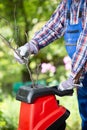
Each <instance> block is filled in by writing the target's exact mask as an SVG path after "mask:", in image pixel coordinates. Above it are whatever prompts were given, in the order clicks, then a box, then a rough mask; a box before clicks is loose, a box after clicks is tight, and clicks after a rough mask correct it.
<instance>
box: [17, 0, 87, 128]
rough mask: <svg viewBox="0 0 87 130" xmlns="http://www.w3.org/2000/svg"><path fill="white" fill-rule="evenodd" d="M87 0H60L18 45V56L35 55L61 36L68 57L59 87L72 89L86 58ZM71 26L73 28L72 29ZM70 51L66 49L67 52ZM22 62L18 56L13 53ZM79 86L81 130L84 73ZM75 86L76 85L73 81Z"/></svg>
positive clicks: (86, 121)
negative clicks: (26, 40)
mask: <svg viewBox="0 0 87 130" xmlns="http://www.w3.org/2000/svg"><path fill="white" fill-rule="evenodd" d="M86 3H87V0H72V1H71V0H62V2H61V3H60V4H59V6H58V7H57V9H56V11H55V12H54V14H53V15H52V17H51V18H50V20H49V21H48V22H47V23H46V24H45V25H44V26H43V27H42V28H41V30H40V31H39V32H37V33H36V34H35V36H34V37H33V38H32V40H31V41H30V42H29V43H26V44H25V45H24V46H21V47H20V48H18V51H19V50H20V55H21V56H22V57H28V55H29V54H30V53H33V54H36V53H38V51H39V50H40V49H42V48H43V47H45V46H47V45H49V44H50V43H52V42H53V41H54V40H56V39H59V38H60V37H62V36H64V38H65V42H66V50H67V52H68V54H69V56H70V57H71V58H72V71H71V75H70V77H69V78H68V79H67V80H66V81H64V82H63V83H61V84H60V86H59V88H58V89H60V90H66V89H72V88H73V87H74V86H73V85H74V83H78V82H77V81H78V78H77V77H80V76H78V74H79V73H80V72H83V67H84V66H85V63H86V59H87V5H86ZM73 29H74V30H73ZM69 50H70V51H69ZM15 57H16V59H17V60H18V61H19V62H20V63H23V60H22V58H20V57H18V56H17V55H15ZM82 84H83V87H79V88H78V93H77V95H78V102H79V111H80V114H81V118H82V130H87V73H86V72H85V73H84V78H83V80H82ZM77 85H78V84H77Z"/></svg>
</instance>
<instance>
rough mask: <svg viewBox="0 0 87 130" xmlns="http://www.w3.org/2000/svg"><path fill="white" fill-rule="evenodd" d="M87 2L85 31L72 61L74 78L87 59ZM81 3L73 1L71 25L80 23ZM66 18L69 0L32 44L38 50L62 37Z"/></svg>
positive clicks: (84, 22) (83, 15) (62, 4)
mask: <svg viewBox="0 0 87 130" xmlns="http://www.w3.org/2000/svg"><path fill="white" fill-rule="evenodd" d="M86 3H87V0H85V2H84V5H83V11H82V26H83V31H82V32H81V34H80V37H79V39H78V41H77V49H76V53H75V54H74V56H73V59H72V76H73V77H75V76H76V75H77V73H78V72H79V71H80V70H81V68H82V66H83V65H84V63H85V62H86V59H87V24H86V23H87V5H86ZM79 7H80V1H79V2H75V0H73V2H72V5H71V9H70V10H71V12H70V14H71V16H70V22H71V24H75V23H78V14H79V13H78V12H79ZM66 16H67V0H63V1H62V2H61V3H60V4H59V6H58V7H57V9H56V10H55V12H54V13H53V15H52V16H51V18H50V19H49V21H48V22H47V23H46V24H45V25H44V26H43V27H42V28H41V30H40V31H38V32H37V33H36V34H35V36H34V37H33V38H32V40H31V41H30V42H32V43H34V44H35V45H36V46H37V48H38V50H39V49H41V48H43V47H45V46H47V45H48V44H50V43H52V42H53V41H55V40H56V39H59V38H60V37H62V36H63V35H64V33H65V29H66Z"/></svg>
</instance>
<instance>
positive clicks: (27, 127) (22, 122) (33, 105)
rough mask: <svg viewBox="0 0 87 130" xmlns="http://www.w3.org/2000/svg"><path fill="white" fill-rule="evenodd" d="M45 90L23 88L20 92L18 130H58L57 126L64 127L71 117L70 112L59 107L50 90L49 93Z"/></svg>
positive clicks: (18, 97)
mask: <svg viewBox="0 0 87 130" xmlns="http://www.w3.org/2000/svg"><path fill="white" fill-rule="evenodd" d="M44 90H46V89H45V88H43V91H42V88H41V90H40V89H35V90H34V89H30V88H28V87H25V88H24V87H23V88H21V90H20V91H19V93H18V95H17V99H18V100H20V101H21V107H20V115H19V126H18V130H56V125H57V127H59V126H60V125H62V123H63V122H65V120H66V119H67V117H68V116H69V114H70V113H69V111H68V110H66V108H64V107H63V106H61V105H59V103H58V102H57V100H56V98H55V96H54V94H53V93H52V92H51V93H50V92H49V91H50V89H49V91H48V92H47V90H46V91H45V92H44ZM32 91H33V92H32ZM41 93H42V94H41Z"/></svg>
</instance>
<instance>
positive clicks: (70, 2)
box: [67, 0, 85, 19]
mask: <svg viewBox="0 0 87 130" xmlns="http://www.w3.org/2000/svg"><path fill="white" fill-rule="evenodd" d="M84 1H85V0H81V5H80V11H79V18H81V17H82V9H83V4H84ZM71 4H72V0H67V18H68V19H70V7H71Z"/></svg>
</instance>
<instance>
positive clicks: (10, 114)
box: [0, 97, 19, 130]
mask: <svg viewBox="0 0 87 130" xmlns="http://www.w3.org/2000/svg"><path fill="white" fill-rule="evenodd" d="M18 116H19V102H17V101H15V100H14V99H12V98H11V97H7V98H6V99H4V100H3V102H0V130H16V129H17V126H18Z"/></svg>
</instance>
